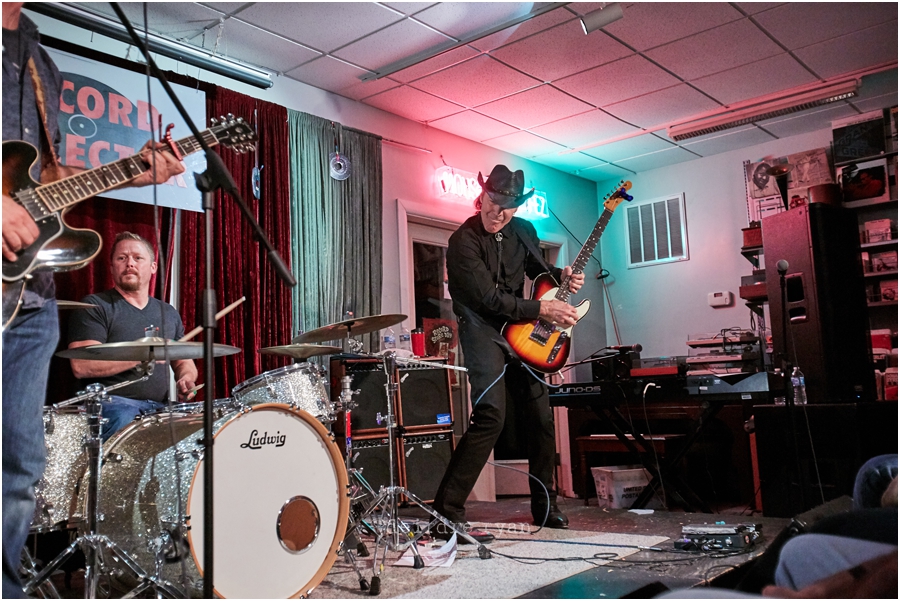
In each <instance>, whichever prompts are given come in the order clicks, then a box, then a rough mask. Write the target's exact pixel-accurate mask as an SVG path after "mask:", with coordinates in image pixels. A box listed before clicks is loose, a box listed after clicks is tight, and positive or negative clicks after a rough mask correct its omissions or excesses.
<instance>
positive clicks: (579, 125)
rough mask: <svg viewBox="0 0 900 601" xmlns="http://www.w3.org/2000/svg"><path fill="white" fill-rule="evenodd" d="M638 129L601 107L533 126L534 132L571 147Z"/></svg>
mask: <svg viewBox="0 0 900 601" xmlns="http://www.w3.org/2000/svg"><path fill="white" fill-rule="evenodd" d="M636 130H637V128H636V127H634V126H632V125H628V124H627V123H622V122H621V121H619V120H618V119H616V118H615V117H611V116H610V115H607V114H606V113H604V112H603V111H601V110H600V109H595V110H593V111H589V112H587V113H582V114H580V115H575V116H574V117H569V118H567V119H560V120H559V121H554V122H553V123H547V124H546V125H541V126H540V127H534V128H531V131H532V132H533V133H536V134H538V135H539V136H541V137H543V138H547V139H548V140H553V141H554V142H558V143H559V144H563V145H565V146H568V147H569V148H578V147H579V146H584V145H585V144H590V143H592V142H600V141H602V140H608V139H609V138H614V137H616V136H621V135H622V134H627V133H631V132H633V131H636Z"/></svg>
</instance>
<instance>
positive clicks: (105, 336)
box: [69, 288, 184, 403]
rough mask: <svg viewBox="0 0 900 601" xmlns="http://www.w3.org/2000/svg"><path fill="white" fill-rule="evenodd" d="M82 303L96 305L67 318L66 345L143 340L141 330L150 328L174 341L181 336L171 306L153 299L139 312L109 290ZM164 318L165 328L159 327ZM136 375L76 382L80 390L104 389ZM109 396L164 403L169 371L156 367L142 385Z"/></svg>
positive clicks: (127, 372) (130, 371)
mask: <svg viewBox="0 0 900 601" xmlns="http://www.w3.org/2000/svg"><path fill="white" fill-rule="evenodd" d="M82 301H83V302H85V303H91V304H93V305H97V308H95V309H79V310H77V311H72V312H71V314H70V315H69V343H70V344H71V343H72V342H77V341H79V340H97V341H99V342H100V343H106V342H128V341H132V340H138V339H139V338H143V337H144V329H145V328H149V327H150V326H151V325H152V326H155V327H157V328H159V332H160V334H159V335H160V336H161V337H163V338H168V339H169V340H178V339H179V338H181V337H182V336H184V325H183V324H182V322H181V317H180V316H179V315H178V311H176V310H175V307H173V306H172V305H170V304H168V303H164V302H162V301H160V300H158V299H155V298H153V297H151V298H150V302H148V303H147V306H146V307H144V308H143V309H138V308H137V307H135V306H134V305H132V304H131V303H129V302H128V301H127V300H125V299H124V298H123V297H122V295H121V294H119V292H118V291H117V290H116V289H115V288H113V289H112V290H107V291H106V292H101V293H99V294H89V295H88V296H86V297H84V298H83V299H82ZM163 318H165V328H164V327H163ZM138 376H139V374H138V372H136V371H135V370H133V369H128V370H125V371H124V372H121V373H118V374H115V375H113V376H108V377H106V378H90V379H84V380H78V382H79V386H80V387H81V388H80V389H83V388H84V387H85V386H87V385H88V384H91V383H93V382H99V383H100V384H103V385H104V386H110V385H111V384H118V383H119V382H124V381H126V380H133V379H134V378H136V377H138ZM111 394H116V395H118V396H123V397H126V398H129V399H141V400H150V401H157V402H159V403H165V402H166V401H167V399H168V396H169V371H168V370H167V369H166V366H165V365H163V364H157V365H156V366H155V368H154V370H153V375H152V376H150V379H148V380H147V381H146V382H138V383H136V384H131V385H129V386H125V387H123V388H119V389H117V390H116V391H115V392H113V393H111Z"/></svg>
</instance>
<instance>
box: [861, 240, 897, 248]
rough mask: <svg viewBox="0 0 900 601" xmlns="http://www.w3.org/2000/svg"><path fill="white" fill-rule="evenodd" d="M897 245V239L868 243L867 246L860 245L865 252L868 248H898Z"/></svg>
mask: <svg viewBox="0 0 900 601" xmlns="http://www.w3.org/2000/svg"><path fill="white" fill-rule="evenodd" d="M896 245H897V239H896V238H894V239H893V240H881V241H879V242H866V243H865V244H860V245H859V247H860V248H861V249H863V250H865V249H867V248H879V247H881V246H896Z"/></svg>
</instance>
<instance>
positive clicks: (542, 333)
mask: <svg viewBox="0 0 900 601" xmlns="http://www.w3.org/2000/svg"><path fill="white" fill-rule="evenodd" d="M552 333H553V326H552V325H551V324H549V323H547V322H546V321H544V320H542V319H539V320H538V322H537V323H536V324H534V329H533V330H532V331H531V334H530V335H529V336H528V339H529V340H532V341H533V342H537V343H538V344H540V345H541V346H544V345H546V344H547V341H548V340H550V334H552Z"/></svg>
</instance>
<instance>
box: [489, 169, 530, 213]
mask: <svg viewBox="0 0 900 601" xmlns="http://www.w3.org/2000/svg"><path fill="white" fill-rule="evenodd" d="M478 183H479V184H481V189H482V190H484V191H485V192H487V195H488V196H490V197H491V200H492V201H494V204H496V205H497V206H499V207H501V208H504V209H515V208H516V207H519V206H520V205H521V204H522V203H524V202H525V201H526V200H528V199H529V198H531V195H532V194H534V188H532V189H531V190H529V191H528V192H525V193H524V194H523V193H522V192H523V191H524V190H525V174H524V173H523V172H522V170H521V169H519V170H518V171H516V172H515V173H513V172H512V171H510V170H509V167H507V166H506V165H497V166H496V167H494V169H493V171H491V174H490V175H489V176H488V178H487V181H485V180H484V178H483V177H482V175H481V172H480V171H479V172H478Z"/></svg>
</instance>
